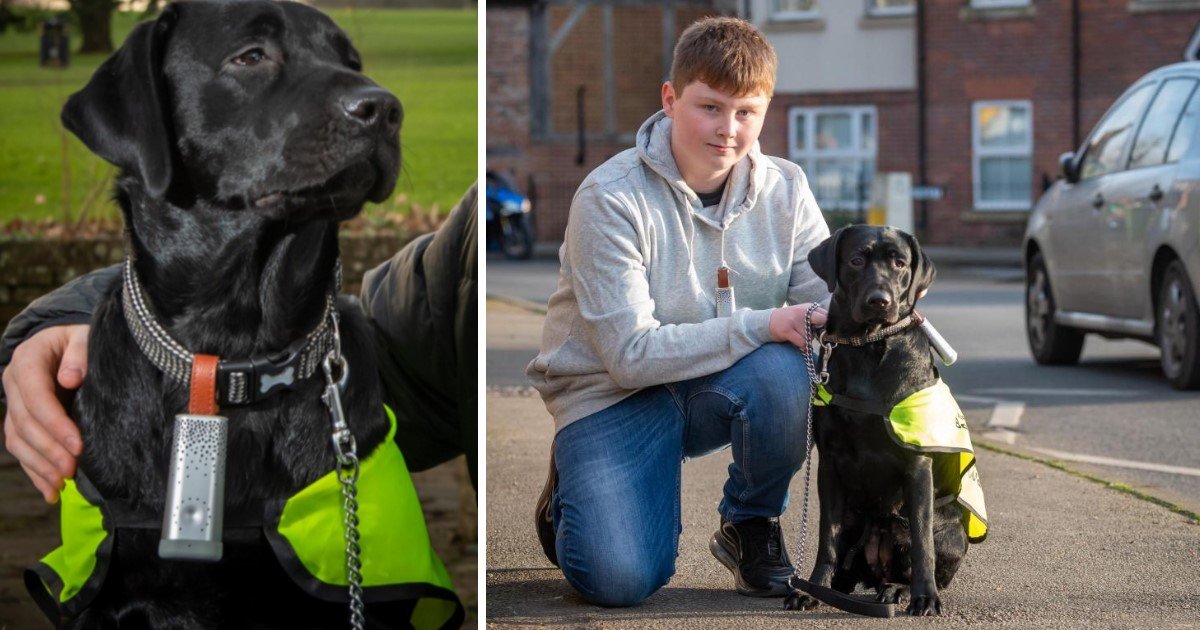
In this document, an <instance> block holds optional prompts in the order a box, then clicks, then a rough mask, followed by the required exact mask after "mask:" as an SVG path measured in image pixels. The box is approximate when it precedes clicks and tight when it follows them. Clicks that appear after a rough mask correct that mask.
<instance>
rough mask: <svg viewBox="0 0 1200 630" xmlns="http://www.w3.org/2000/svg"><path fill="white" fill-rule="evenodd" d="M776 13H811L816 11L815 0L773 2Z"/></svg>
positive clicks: (776, 0) (780, 0) (779, 0)
mask: <svg viewBox="0 0 1200 630" xmlns="http://www.w3.org/2000/svg"><path fill="white" fill-rule="evenodd" d="M774 3H775V12H776V13H811V12H812V11H816V10H817V0H774Z"/></svg>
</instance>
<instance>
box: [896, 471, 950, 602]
mask: <svg viewBox="0 0 1200 630" xmlns="http://www.w3.org/2000/svg"><path fill="white" fill-rule="evenodd" d="M904 485H905V487H904V502H905V504H907V506H908V527H909V534H910V535H911V537H912V549H911V551H910V553H911V554H912V596H911V599H910V600H909V604H908V614H910V615H914V616H919V617H925V616H931V615H940V614H941V613H942V602H941V599H939V597H938V589H937V583H936V582H935V581H934V568H935V560H936V558H935V553H934V545H933V459H932V458H930V457H928V456H926V455H917V456H915V457H913V458H912V460H911V461H910V462H909V464H908V468H907V470H906V471H905V479H904Z"/></svg>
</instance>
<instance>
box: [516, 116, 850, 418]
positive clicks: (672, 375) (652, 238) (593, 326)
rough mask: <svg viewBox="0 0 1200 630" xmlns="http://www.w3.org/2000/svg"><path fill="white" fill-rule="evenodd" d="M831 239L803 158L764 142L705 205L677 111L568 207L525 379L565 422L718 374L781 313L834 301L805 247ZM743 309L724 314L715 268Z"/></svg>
mask: <svg viewBox="0 0 1200 630" xmlns="http://www.w3.org/2000/svg"><path fill="white" fill-rule="evenodd" d="M828 236H829V228H828V227H827V226H826V224H825V220H824V219H823V218H822V216H821V211H820V209H819V208H817V203H816V200H815V199H814V198H813V195H812V191H810V190H809V187H808V180H807V178H805V176H804V173H803V172H801V170H800V167H798V166H796V165H795V164H792V163H791V162H788V161H786V160H782V159H779V158H773V157H768V156H765V155H763V154H762V152H761V151H760V149H759V146H758V143H757V142H756V143H755V145H754V147H753V148H751V149H750V153H749V154H748V155H747V156H746V157H745V158H743V159H742V160H741V161H740V162H738V163H737V164H736V165H734V167H733V170H732V171H731V173H730V176H729V179H728V181H727V183H726V185H725V194H724V197H722V199H721V203H720V204H719V205H717V206H714V207H710V208H703V207H701V205H700V199H699V197H698V196H697V195H696V193H695V192H694V191H692V189H691V188H689V187H688V185H687V184H686V183H684V181H683V176H682V175H680V173H679V169H678V168H677V167H676V165H675V159H674V157H673V156H672V153H671V119H669V118H667V117H666V115H665V114H664V113H663V112H661V111H660V112H658V113H657V114H655V115H653V116H651V117H650V118H649V120H647V121H646V122H645V123H643V124H642V127H641V129H640V130H638V134H637V146H635V147H634V148H632V149H629V150H626V151H623V152H621V153H620V154H618V155H616V156H614V157H613V158H612V159H610V160H609V161H607V162H605V163H604V164H602V165H601V166H600V167H599V168H597V169H596V170H594V171H592V173H591V174H590V175H588V177H587V179H585V180H584V181H583V183H582V184H581V185H580V186H579V190H578V192H576V193H575V198H574V200H573V201H572V202H571V213H570V216H569V218H568V221H567V233H566V239H565V241H564V243H563V246H562V249H561V250H560V251H559V259H560V262H561V264H562V266H561V270H560V272H559V276H558V290H557V291H555V293H554V295H552V296H551V297H550V303H549V310H548V312H547V315H546V323H545V327H544V328H543V330H542V347H541V352H540V353H539V354H538V356H537V358H535V359H534V360H533V361H532V362H531V363H530V364H529V367H528V368H526V372H525V373H526V375H528V376H529V378H530V380H531V381H532V382H533V386H534V387H535V388H536V389H537V390H538V392H540V393H541V395H542V400H543V401H544V402H545V403H546V408H547V409H548V410H549V411H550V413H551V415H553V416H554V423H555V429H556V431H560V430H562V428H563V427H565V426H567V425H568V424H570V423H572V422H574V421H576V420H579V419H580V418H583V417H586V416H588V415H590V414H593V413H595V412H597V411H600V410H602V409H605V408H606V407H609V406H611V405H613V404H615V403H617V402H619V401H621V400H622V399H624V398H626V397H628V396H630V395H632V394H634V393H635V392H637V391H638V390H639V389H642V388H645V387H650V386H652V385H659V384H662V383H673V382H677V381H683V380H687V379H690V378H695V377H699V376H705V375H708V374H713V373H715V372H719V371H721V370H724V369H725V368H728V367H729V366H731V365H733V364H734V363H736V362H737V360H738V359H741V358H742V357H744V356H746V355H747V354H749V353H750V352H751V351H753V350H755V349H756V348H758V347H759V346H761V345H763V344H765V343H768V342H770V341H771V337H770V332H769V327H768V323H769V321H770V317H771V309H773V308H776V307H779V306H782V305H784V304H785V303H787V304H799V303H802V302H824V301H826V300H828V298H829V293H828V290H827V289H826V285H825V282H824V281H823V280H821V279H820V278H818V277H817V276H816V274H814V273H813V271H812V269H811V268H809V265H808V259H807V256H808V251H809V250H810V249H812V248H813V247H815V246H816V245H817V244H818V243H820V242H821V241H823V240H824V239H825V238H826V237H828ZM722 259H724V261H725V263H726V265H727V266H728V267H729V268H730V269H731V270H732V272H731V273H730V284H732V285H733V287H734V289H735V292H736V299H737V307H738V310H737V311H735V312H734V313H733V315H732V316H731V317H723V318H718V317H717V316H716V313H717V311H716V302H715V300H714V295H715V289H716V283H717V269H718V268H719V267H720V266H721V262H722Z"/></svg>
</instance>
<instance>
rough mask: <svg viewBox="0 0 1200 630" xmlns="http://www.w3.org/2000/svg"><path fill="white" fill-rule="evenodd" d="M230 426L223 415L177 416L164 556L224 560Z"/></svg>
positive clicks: (160, 546) (160, 547) (162, 546)
mask: <svg viewBox="0 0 1200 630" xmlns="http://www.w3.org/2000/svg"><path fill="white" fill-rule="evenodd" d="M228 426H229V421H228V420H226V419H225V418H224V417H222V416H204V415H196V414H179V415H177V416H175V437H174V439H173V440H172V441H171V472H170V477H169V480H168V482H167V503H166V509H165V510H164V512H163V528H162V539H161V540H160V541H159V543H158V556H159V557H160V558H164V559H171V560H207V561H216V560H220V559H221V552H222V544H221V535H222V531H223V522H222V519H223V518H224V514H225V449H226V442H227V440H228V430H229V429H228Z"/></svg>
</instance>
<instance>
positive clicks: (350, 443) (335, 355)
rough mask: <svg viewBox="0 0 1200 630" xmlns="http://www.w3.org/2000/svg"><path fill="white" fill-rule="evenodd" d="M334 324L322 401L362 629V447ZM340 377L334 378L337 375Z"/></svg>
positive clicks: (353, 601) (354, 610) (354, 622)
mask: <svg viewBox="0 0 1200 630" xmlns="http://www.w3.org/2000/svg"><path fill="white" fill-rule="evenodd" d="M337 272H338V276H339V277H338V278H337V283H338V284H339V285H340V284H341V278H340V275H341V273H340V272H341V266H340V265H339V266H338V270H337ZM330 320H331V322H332V325H333V349H332V350H330V351H329V354H328V355H326V356H325V360H324V361H322V362H321V369H322V371H323V372H324V373H325V393H324V394H323V395H322V396H321V400H323V401H324V402H325V406H326V407H328V408H329V416H330V419H331V420H332V421H333V432H332V434H331V436H330V439H331V440H332V441H333V450H334V453H335V454H336V456H337V478H338V481H339V482H340V483H341V485H342V513H343V524H344V525H345V527H346V576H347V582H349V587H348V590H349V597H350V627H351V628H353V629H354V630H362V629H363V626H364V625H365V624H366V617H365V616H364V614H363V599H362V596H363V592H362V559H361V558H360V557H359V554H360V552H361V548H360V547H359V544H358V539H359V537H358V472H359V466H358V464H359V462H358V446H357V444H356V443H355V441H354V434H353V433H351V432H350V426H349V425H348V424H347V423H346V414H345V412H344V411H343V410H342V394H341V392H342V391H343V390H345V388H346V381H347V379H348V378H349V376H350V363H349V362H347V361H346V357H344V356H342V338H341V335H340V334H339V330H338V315H337V310H336V309H334V310H333V312H332V313H330ZM335 374H336V375H337V377H336V378H334V375H335Z"/></svg>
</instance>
